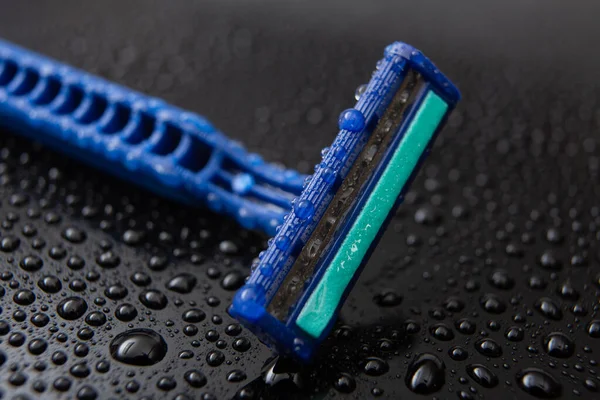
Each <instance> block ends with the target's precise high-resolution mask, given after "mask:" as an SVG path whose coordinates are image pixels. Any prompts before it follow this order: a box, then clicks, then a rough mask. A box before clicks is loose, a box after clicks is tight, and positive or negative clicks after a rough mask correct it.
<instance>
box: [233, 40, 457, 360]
mask: <svg viewBox="0 0 600 400" xmlns="http://www.w3.org/2000/svg"><path fill="white" fill-rule="evenodd" d="M459 99H460V94H459V92H458V90H457V89H456V87H455V86H454V85H453V84H452V83H451V82H450V81H449V80H448V79H447V78H446V77H445V76H444V75H442V74H441V73H440V72H439V71H438V70H437V69H436V68H435V66H434V65H433V64H432V63H431V62H430V61H429V60H428V59H427V58H426V57H425V56H423V54H422V53H421V52H419V51H418V50H416V49H414V48H413V47H411V46H408V45H406V44H404V43H394V44H392V45H390V46H388V47H387V48H386V50H385V54H384V58H383V59H382V60H380V61H379V62H378V63H377V69H376V70H375V72H374V74H373V76H372V78H371V81H370V82H369V83H368V85H366V86H363V87H361V88H359V90H358V91H357V103H356V105H355V106H354V108H351V109H349V110H346V111H344V112H343V113H342V114H341V116H340V120H339V127H340V131H339V133H338V135H337V137H336V138H335V140H334V142H333V144H332V145H331V147H330V148H327V149H325V150H324V151H323V159H322V161H321V163H319V164H318V165H317V166H316V167H315V173H314V175H312V177H310V179H308V180H307V182H306V184H305V186H304V189H303V191H302V193H301V195H300V196H299V197H298V198H296V199H295V200H294V202H293V207H292V211H291V212H290V213H289V214H288V215H287V216H286V218H285V221H284V223H283V225H282V226H281V227H280V228H279V229H278V232H277V234H276V235H275V237H274V238H273V239H270V240H269V247H268V248H267V250H265V251H264V252H262V253H261V254H260V255H259V258H258V260H256V261H255V263H254V264H253V267H252V273H251V275H250V277H249V279H248V281H247V282H246V284H245V285H244V286H243V287H242V288H241V289H240V290H239V291H238V293H237V294H236V296H235V298H234V300H233V303H232V305H231V307H230V309H229V312H230V313H231V315H232V316H234V317H235V318H237V319H239V320H240V321H241V322H242V323H243V324H244V325H245V326H246V327H248V328H249V329H250V330H252V331H253V332H254V333H255V334H256V335H257V336H258V337H259V338H260V339H261V340H262V341H264V342H265V343H267V344H269V345H271V346H272V347H274V348H276V349H277V350H278V351H279V352H281V353H284V354H287V355H291V356H293V357H295V358H297V359H300V360H302V361H309V360H310V359H311V358H312V356H313V354H314V352H315V350H316V349H317V348H318V345H319V344H320V343H321V342H322V341H323V340H324V339H325V338H326V336H327V334H328V333H329V332H330V330H331V328H332V327H333V324H334V323H335V320H336V316H337V313H338V311H339V309H340V308H341V306H342V304H343V303H344V300H345V298H346V297H347V296H348V294H349V292H350V290H351V288H352V287H353V285H354V282H355V281H356V279H357V278H358V276H359V275H360V271H361V270H362V268H363V267H364V266H365V264H366V262H367V260H368V258H369V256H370V254H371V252H372V251H373V249H374V248H375V246H376V244H377V242H378V239H379V237H380V236H381V234H382V233H383V232H384V230H385V227H386V226H387V223H388V222H389V219H390V218H391V216H392V215H393V214H394V212H395V209H396V208H397V207H398V205H399V204H400V203H401V202H402V199H403V196H404V194H405V192H406V190H407V189H408V187H409V186H410V183H411V182H412V180H413V179H414V177H415V175H416V173H417V171H418V170H419V166H420V164H421V163H422V162H423V160H424V158H425V157H426V155H427V154H428V152H429V149H430V148H431V145H432V144H433V142H434V139H435V137H436V135H437V134H438V133H439V131H440V130H441V128H442V126H443V125H444V123H445V121H446V118H447V116H448V115H449V113H450V112H451V111H452V109H453V108H454V106H455V105H456V103H457V102H458V101H459Z"/></svg>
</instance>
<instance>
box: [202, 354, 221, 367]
mask: <svg viewBox="0 0 600 400" xmlns="http://www.w3.org/2000/svg"><path fill="white" fill-rule="evenodd" d="M223 361H225V355H224V354H223V353H222V352H220V351H219V350H212V351H210V352H208V354H207V355H206V363H207V364H208V365H210V366H211V367H218V366H219V365H221V364H223Z"/></svg>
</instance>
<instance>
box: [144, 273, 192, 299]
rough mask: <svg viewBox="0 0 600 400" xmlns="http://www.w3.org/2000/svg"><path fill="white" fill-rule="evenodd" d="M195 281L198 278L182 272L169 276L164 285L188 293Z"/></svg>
mask: <svg viewBox="0 0 600 400" xmlns="http://www.w3.org/2000/svg"><path fill="white" fill-rule="evenodd" d="M197 281H198V280H197V279H196V277H195V276H194V275H192V274H188V273H183V274H179V275H177V276H175V277H173V278H171V279H170V280H169V282H167V285H166V287H167V289H169V290H172V291H174V292H177V293H181V294H186V293H190V292H191V291H192V290H193V289H194V286H196V282H197ZM165 300H166V299H165ZM142 303H143V301H142Z"/></svg>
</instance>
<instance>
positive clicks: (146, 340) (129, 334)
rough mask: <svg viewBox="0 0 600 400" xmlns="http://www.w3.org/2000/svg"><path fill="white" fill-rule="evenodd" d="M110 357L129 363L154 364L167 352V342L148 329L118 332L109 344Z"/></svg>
mask: <svg viewBox="0 0 600 400" xmlns="http://www.w3.org/2000/svg"><path fill="white" fill-rule="evenodd" d="M110 353H111V355H112V357H113V358H114V359H115V360H117V361H120V362H122V363H125V364H130V365H139V366H144V365H154V364H156V363H157V362H159V361H161V360H162V359H163V358H164V357H165V355H166V354H167V343H166V342H165V340H164V339H163V338H162V337H161V336H160V335H159V334H158V333H156V332H154V331H153V330H150V329H132V330H129V331H126V332H123V333H120V334H118V335H117V336H116V337H115V338H114V339H113V340H112V342H111V344H110Z"/></svg>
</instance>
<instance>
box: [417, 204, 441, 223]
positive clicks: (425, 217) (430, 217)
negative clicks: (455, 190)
mask: <svg viewBox="0 0 600 400" xmlns="http://www.w3.org/2000/svg"><path fill="white" fill-rule="evenodd" d="M414 218H415V222H416V223H417V224H421V225H428V226H432V225H436V224H437V223H438V222H440V220H441V215H440V213H439V212H438V211H437V210H436V209H435V208H433V207H432V206H429V205H425V206H422V207H420V208H418V209H417V211H416V212H415V217H414Z"/></svg>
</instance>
